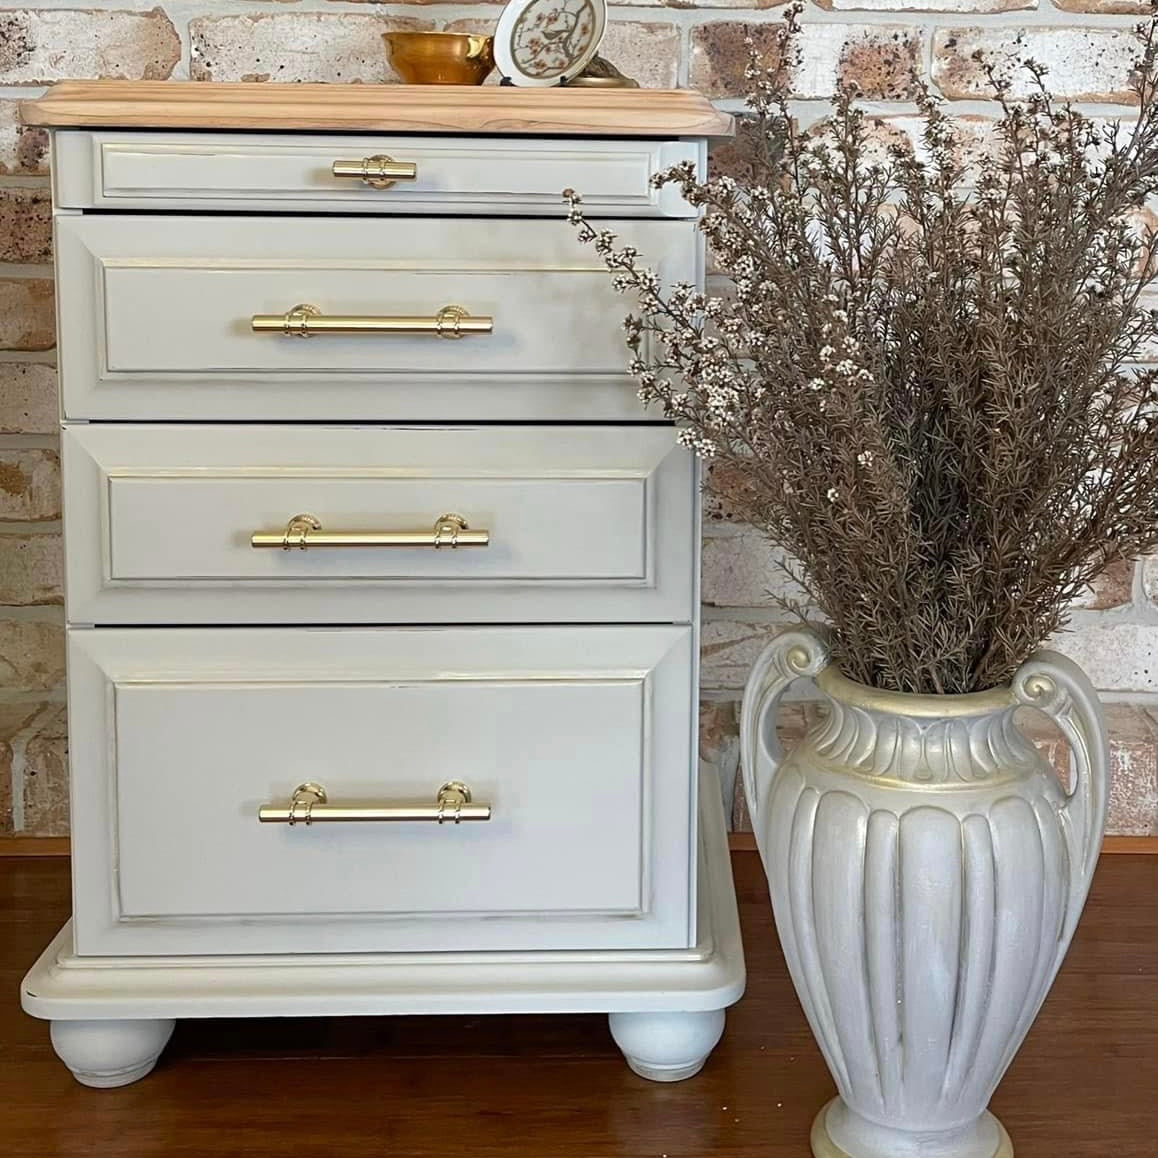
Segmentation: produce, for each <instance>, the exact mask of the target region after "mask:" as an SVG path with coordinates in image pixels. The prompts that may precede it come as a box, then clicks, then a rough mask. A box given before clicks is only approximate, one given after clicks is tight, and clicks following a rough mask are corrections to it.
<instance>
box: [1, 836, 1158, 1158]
mask: <svg viewBox="0 0 1158 1158" xmlns="http://www.w3.org/2000/svg"><path fill="white" fill-rule="evenodd" d="M733 860H734V863H735V868H736V877H737V886H738V890H739V896H740V905H741V915H742V919H743V924H744V935H745V945H746V950H747V957H748V971H749V983H748V993H747V995H746V996H745V998H744V999H743V1001H742V1002H741V1003H740V1005H738V1006H737V1007H736V1008H735V1009H734V1010H733V1011H732V1012H731V1013H730V1014H729V1022H728V1030H727V1033H726V1035H725V1037H724V1040H723V1042H722V1043H721V1045H720V1047H719V1048H718V1049H717V1050H716V1052H715V1054H714V1055H713V1057H712V1059H711V1060H710V1061H709V1063H708V1066H707V1068H706V1069H705V1070H704V1072H703V1073H702V1074H701V1075H700V1076H699V1077H697V1078H695V1079H693V1080H692V1081H690V1082H684V1083H681V1084H678V1085H672V1086H664V1085H655V1084H652V1083H649V1082H645V1081H643V1080H641V1079H640V1078H637V1077H635V1076H634V1075H633V1074H632V1073H630V1072H629V1071H628V1069H627V1068H626V1067H625V1066H624V1064H623V1063H622V1061H621V1060H620V1057H619V1054H618V1053H617V1052H616V1050H615V1048H614V1046H613V1045H612V1043H611V1040H610V1038H609V1037H608V1034H607V1028H606V1021H605V1019H604V1018H603V1017H596V1016H591V1017H523V1018H518V1017H479V1018H463V1017H454V1018H392V1019H385V1018H383V1019H375V1018H344V1019H334V1020H328V1019H316V1020H315V1019H303V1020H296V1019H279V1020H266V1021H214V1022H185V1023H183V1024H181V1025H180V1026H179V1027H178V1030H177V1033H176V1035H175V1036H174V1039H173V1042H172V1044H171V1045H170V1047H169V1049H168V1050H167V1051H166V1054H165V1056H164V1058H163V1059H162V1062H161V1064H160V1066H159V1067H158V1068H157V1070H156V1072H155V1073H154V1074H153V1075H152V1076H150V1077H149V1078H147V1079H145V1081H143V1082H141V1083H140V1084H138V1085H134V1086H129V1087H126V1088H125V1089H121V1090H107V1091H97V1090H87V1089H84V1088H83V1087H81V1086H78V1085H76V1084H75V1083H74V1082H73V1081H72V1079H71V1078H70V1077H69V1075H68V1073H67V1071H66V1070H65V1069H64V1067H63V1066H62V1065H61V1064H60V1063H59V1062H58V1061H56V1059H55V1058H54V1056H53V1055H52V1052H51V1050H50V1048H49V1045H48V1034H47V1030H46V1027H45V1025H44V1024H43V1023H41V1022H37V1021H34V1020H33V1019H31V1018H29V1017H26V1016H25V1015H24V1014H23V1013H21V1011H20V1009H19V1006H18V1002H17V998H16V993H17V986H18V984H19V980H20V976H21V974H22V973H23V970H24V969H25V967H26V966H27V965H28V964H30V963H31V961H32V960H33V959H34V958H35V956H36V955H37V954H38V953H39V951H40V949H41V948H42V947H43V945H44V943H45V942H46V941H47V940H48V939H49V937H50V936H51V935H52V934H53V933H54V932H55V930H56V928H57V926H58V925H59V924H60V923H61V922H62V921H63V920H64V919H65V918H66V916H67V910H68V900H67V889H68V879H67V868H66V864H65V862H64V861H59V860H18V859H11V860H0V993H3V994H4V997H3V999H2V1000H0V1099H2V1100H0V1107H2V1108H0V1155H2V1156H3V1158H50V1156H51V1158H80V1156H85V1158H90V1156H100V1158H105V1156H108V1158H154V1156H158V1155H165V1156H166V1158H210V1156H220V1158H232V1156H234V1155H238V1156H241V1155H245V1156H253V1158H260V1156H262V1155H270V1156H273V1155H278V1156H279V1158H281V1156H283V1155H292V1156H293V1158H315V1156H316V1158H363V1156H365V1158H370V1156H371V1155H372V1156H374V1158H381V1156H384V1155H389V1156H391V1158H458V1156H459V1155H471V1156H472V1158H508V1156H527V1155H531V1156H534V1158H619V1156H630V1158H663V1156H665V1155H666V1158H699V1156H703V1155H721V1156H727V1158H807V1155H808V1153H809V1150H808V1129H809V1124H810V1122H811V1120H812V1117H813V1115H814V1114H815V1112H816V1110H817V1109H818V1108H819V1106H820V1105H821V1104H822V1103H823V1102H824V1101H826V1100H827V1099H828V1098H829V1097H830V1096H831V1094H832V1083H831V1082H830V1080H829V1078H828V1075H827V1073H826V1072H825V1069H824V1066H823V1064H822V1062H821V1059H820V1056H819V1054H818V1053H817V1051H816V1047H815V1046H814V1045H813V1044H812V1040H811V1038H810V1037H809V1034H808V1030H807V1027H806V1026H805V1024H804V1020H803V1017H802V1016H801V1013H800V1011H799V1008H798V1007H797V1004H796V1000H795V998H794V996H793V993H792V988H791V985H790V983H789V981H788V978H787V975H786V973H785V970H784V963H783V960H782V958H781V955H780V950H779V947H778V945H777V943H776V937H775V934H774V932H773V928H772V921H771V912H770V909H769V907H768V894H767V889H766V887H765V884H764V880H763V876H762V874H761V871H760V865H759V861H758V859H757V857H756V855H755V854H754V853H747V852H740V853H736V854H734V857H733ZM993 1109H994V1110H995V1112H996V1113H998V1114H999V1115H1000V1116H1001V1118H1002V1119H1003V1121H1004V1122H1005V1124H1006V1126H1007V1127H1008V1129H1009V1131H1010V1133H1011V1134H1012V1136H1013V1141H1014V1146H1015V1149H1016V1151H1017V1155H1018V1158H1158V857H1154V856H1151V857H1146V856H1115V857H1105V858H1103V860H1102V864H1101V866H1100V868H1099V871H1098V875H1097V877H1096V879H1095V881H1094V888H1093V894H1092V897H1091V900H1090V905H1089V908H1088V909H1087V912H1086V917H1085V919H1084V922H1083V924H1082V926H1081V929H1080V931H1079V933H1078V936H1077V939H1076V941H1075V944H1074V947H1073V949H1072V951H1071V953H1070V957H1069V960H1068V961H1067V963H1066V965H1065V967H1064V969H1063V970H1062V974H1061V977H1060V978H1059V979H1058V982H1057V984H1056V985H1055V987H1054V991H1053V993H1052V994H1051V996H1050V998H1049V1000H1048V1001H1047V1003H1046V1005H1045V1008H1044V1009H1043V1011H1042V1014H1041V1016H1040V1018H1039V1019H1038V1023H1037V1025H1036V1026H1035V1027H1034V1029H1033V1031H1032V1033H1031V1034H1030V1037H1029V1040H1028V1042H1027V1043H1026V1045H1025V1047H1024V1048H1023V1050H1022V1052H1021V1055H1020V1056H1019V1057H1018V1059H1017V1061H1016V1062H1015V1063H1014V1065H1013V1067H1012V1069H1011V1070H1010V1072H1009V1074H1008V1075H1007V1077H1006V1079H1005V1082H1004V1083H1003V1084H1002V1087H1001V1089H1000V1090H999V1091H998V1093H997V1096H996V1098H995V1099H994V1103H993Z"/></svg>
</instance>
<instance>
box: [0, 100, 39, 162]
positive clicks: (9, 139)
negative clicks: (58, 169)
mask: <svg viewBox="0 0 1158 1158" xmlns="http://www.w3.org/2000/svg"><path fill="white" fill-rule="evenodd" d="M47 172H48V133H47V131H46V130H44V129H31V128H25V127H24V126H23V125H22V124H21V123H20V102H19V101H8V100H0V176H3V175H8V174H19V175H21V176H25V175H30V174H36V173H47Z"/></svg>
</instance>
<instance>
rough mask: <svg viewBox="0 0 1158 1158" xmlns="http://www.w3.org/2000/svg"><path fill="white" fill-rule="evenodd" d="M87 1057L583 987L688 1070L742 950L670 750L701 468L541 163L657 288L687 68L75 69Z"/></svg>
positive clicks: (80, 893) (78, 765) (76, 533)
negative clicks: (232, 1029)
mask: <svg viewBox="0 0 1158 1158" xmlns="http://www.w3.org/2000/svg"><path fill="white" fill-rule="evenodd" d="M25 116H26V120H28V121H29V122H30V123H33V124H40V125H47V126H50V127H52V128H53V129H54V130H55V131H54V162H53V182H54V191H55V212H56V266H57V284H58V287H59V323H60V360H61V383H62V386H61V393H62V416H63V460H64V471H65V539H66V551H67V596H66V608H67V617H68V625H69V626H68V636H69V671H68V692H69V730H70V747H71V759H72V816H73V879H74V890H73V891H74V915H73V920H72V921H71V923H70V924H69V925H68V926H66V927H65V928H64V929H63V930H62V931H61V933H60V935H59V936H58V937H57V939H56V941H55V942H54V943H53V944H52V945H50V946H49V947H48V949H47V950H46V951H45V953H44V954H43V956H42V957H41V959H40V960H39V961H38V962H37V964H36V965H35V966H34V967H33V969H32V970H31V972H30V973H29V974H28V976H27V978H26V979H25V982H24V987H23V994H22V997H23V1003H24V1008H25V1009H26V1010H27V1011H28V1012H29V1013H31V1014H33V1015H34V1016H36V1017H41V1018H46V1019H48V1020H50V1021H51V1022H52V1041H53V1045H54V1046H55V1048H56V1051H57V1053H58V1054H59V1055H60V1057H61V1058H62V1059H63V1060H64V1062H65V1064H66V1065H67V1066H68V1067H69V1068H70V1069H71V1070H72V1072H73V1073H74V1074H75V1075H76V1077H77V1078H78V1079H79V1080H80V1081H81V1082H84V1083H86V1084H88V1085H93V1086H117V1085H124V1084H126V1083H128V1082H131V1081H134V1080H136V1079H137V1078H140V1077H142V1076H144V1075H145V1074H146V1073H148V1072H149V1070H150V1069H151V1068H152V1066H153V1065H154V1063H155V1062H156V1060H157V1057H158V1055H159V1054H160V1052H161V1050H162V1049H163V1048H164V1046H165V1043H166V1041H167V1040H168V1038H169V1035H170V1033H171V1032H172V1029H173V1025H174V1019H176V1018H184V1017H245V1016H262V1017H266V1016H282V1015H284V1016H310V1015H317V1016H322V1015H349V1014H434V1013H519V1012H555V1011H557V1012H580V1011H588V1012H590V1011H602V1012H607V1013H609V1014H610V1015H611V1031H612V1033H613V1035H614V1037H615V1040H616V1041H617V1043H618V1044H619V1046H620V1047H621V1049H622V1050H623V1052H624V1054H625V1055H626V1057H627V1060H628V1062H629V1064H630V1065H631V1066H632V1068H633V1069H635V1070H636V1072H638V1073H640V1074H642V1075H643V1076H645V1077H648V1078H653V1079H656V1080H661V1081H665V1080H678V1079H680V1078H686V1077H690V1076H691V1075H692V1074H694V1073H695V1072H696V1071H697V1070H698V1069H699V1068H700V1066H701V1065H702V1064H703V1063H704V1060H705V1059H706V1057H707V1056H708V1054H709V1053H710V1051H711V1049H712V1047H713V1046H714V1045H715V1044H716V1042H717V1040H718V1039H719V1036H720V1033H721V1032H722V1029H723V1024H724V1008H725V1007H726V1006H728V1005H729V1004H731V1003H732V1002H734V1001H736V1000H737V999H738V998H739V996H740V994H741V992H742V990H743V985H744V968H743V958H742V952H741V946H740V937H739V928H738V924H737V919H736V908H735V899H734V896H733V893H732V883H731V875H730V871H729V864H728V856H727V846H726V840H725V836H724V825H723V816H722V810H721V805H720V798H719V792H718V790H717V788H716V786H715V785H714V784H708V785H705V786H702V787H701V786H699V785H698V783H697V776H696V771H695V768H696V711H695V704H696V677H697V661H696V655H697V635H698V630H697V629H698V623H697V614H698V613H697V608H698V573H697V559H698V541H699V501H698V478H697V473H696V469H695V464H694V462H693V459H692V457H691V455H690V454H689V453H688V452H686V451H685V450H683V449H682V448H680V447H678V446H677V445H676V441H675V436H674V430H673V428H672V427H670V426H668V425H665V424H662V423H658V422H655V421H654V420H650V418H649V416H648V415H646V414H645V413H644V411H643V409H642V408H641V406H640V404H639V403H638V401H637V400H636V397H635V391H634V386H633V384H632V383H631V381H630V379H629V378H628V376H627V375H626V374H625V372H624V367H625V364H626V360H627V353H626V350H625V347H624V345H623V341H622V336H621V320H622V318H623V316H624V314H625V313H626V311H627V308H628V303H625V302H624V301H623V300H620V299H618V298H617V297H616V295H615V294H614V293H613V291H612V288H611V284H610V278H609V276H608V274H607V273H606V271H605V270H604V269H603V267H602V266H601V265H600V264H599V263H598V261H597V259H596V258H595V257H594V256H593V254H592V253H591V251H590V250H588V249H585V248H584V247H581V246H580V244H579V243H578V241H577V240H576V238H575V236H574V232H573V230H572V229H571V228H570V227H569V226H568V225H567V223H566V221H565V207H564V206H563V204H562V200H561V196H560V194H561V191H562V190H563V189H564V188H565V187H568V186H572V187H574V188H576V189H578V190H581V191H582V193H583V194H584V201H585V208H586V210H587V212H588V214H589V215H590V216H593V217H595V216H598V217H602V218H606V219H607V220H608V225H609V227H610V228H612V229H614V230H615V231H616V232H617V233H619V234H620V235H621V236H622V237H623V238H624V239H625V240H630V241H631V242H632V243H633V244H635V245H636V246H637V247H638V248H639V249H640V250H641V251H642V253H643V254H644V255H645V256H646V257H647V259H648V260H649V261H650V262H651V263H652V264H653V266H654V267H655V268H656V269H657V270H658V271H659V273H660V275H661V276H662V277H663V278H664V279H666V280H668V281H677V280H683V281H693V282H694V281H697V280H699V279H701V278H702V275H703V260H702V249H701V244H700V238H699V235H698V233H697V231H696V229H695V222H694V219H693V217H692V213H691V210H689V208H688V207H687V206H686V205H684V204H683V203H682V202H680V201H679V200H678V199H677V198H675V197H674V196H671V195H669V194H668V193H666V192H657V191H656V190H654V189H652V188H651V186H650V184H649V178H650V177H651V175H652V174H653V173H655V172H656V171H657V170H659V169H661V168H663V167H665V166H666V165H668V164H670V163H672V162H675V161H678V160H690V161H692V162H694V163H695V164H696V165H698V166H701V167H702V166H703V164H704V159H705V153H706V147H705V140H706V138H707V136H709V135H712V134H719V133H726V132H727V131H729V129H730V124H729V119H728V118H727V117H725V116H722V115H721V114H719V113H717V112H716V111H715V110H714V109H713V108H712V107H711V105H709V104H708V103H707V102H706V101H704V100H703V99H702V98H701V97H699V96H697V95H696V94H694V93H690V92H673V93H664V92H638V91H635V92H633V91H620V92H607V91H590V90H588V91H582V90H552V91H546V92H544V91H542V90H536V91H528V90H518V89H498V88H482V89H476V88H471V89H437V88H434V89H432V88H421V89H415V88H406V87H402V86H398V87H381V88H373V87H369V86H349V87H345V86H334V87H329V86H310V85H293V86H289V85H286V86H280V85H218V84H169V83H160V84H158V83H141V84H127V83H119V82H106V83H97V84H63V85H60V86H58V87H57V88H55V89H53V90H52V91H51V92H50V93H49V94H48V95H47V96H45V97H44V98H43V99H41V100H40V101H37V102H34V103H32V104H30V105H28V106H26V108H25Z"/></svg>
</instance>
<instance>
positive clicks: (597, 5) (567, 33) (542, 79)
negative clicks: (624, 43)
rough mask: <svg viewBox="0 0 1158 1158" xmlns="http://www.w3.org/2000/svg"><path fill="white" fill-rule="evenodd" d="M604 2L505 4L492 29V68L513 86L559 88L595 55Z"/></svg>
mask: <svg viewBox="0 0 1158 1158" xmlns="http://www.w3.org/2000/svg"><path fill="white" fill-rule="evenodd" d="M606 27H607V0H510V3H509V4H508V5H507V6H506V8H504V9H503V13H502V15H501V16H500V17H499V23H498V27H497V28H496V29H495V63H496V64H498V66H499V71H500V72H501V73H502V74H503V76H505V77H507V79H508V80H510V81H511V82H512V83H513V84H517V85H529V86H536V85H537V86H541V87H546V86H547V85H553V84H562V83H563V82H565V81H568V80H570V79H571V78H572V77H573V76H578V75H579V73H581V72H582V71H583V69H584V68H585V67H586V65H587V62H588V61H589V60H590V59H591V58H592V57H593V56H594V55H595V53H596V51H597V50H598V48H599V42H600V41H601V40H602V39H603V31H604V29H605V28H606Z"/></svg>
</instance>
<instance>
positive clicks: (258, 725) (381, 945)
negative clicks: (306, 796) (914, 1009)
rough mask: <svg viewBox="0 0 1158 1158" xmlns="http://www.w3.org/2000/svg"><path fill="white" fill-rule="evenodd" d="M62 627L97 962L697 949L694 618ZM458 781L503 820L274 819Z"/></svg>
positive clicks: (80, 937)
mask: <svg viewBox="0 0 1158 1158" xmlns="http://www.w3.org/2000/svg"><path fill="white" fill-rule="evenodd" d="M69 638H70V645H69V663H70V700H69V705H70V714H69V726H70V743H71V752H72V793H73V796H72V800H73V809H74V815H76V816H78V817H80V818H83V823H81V824H78V825H77V826H76V829H75V833H74V844H73V857H74V879H75V882H76V890H77V905H76V938H77V945H76V947H77V951H78V952H80V953H82V954H98V955H100V954H111V955H116V954H145V953H169V954H181V953H197V954H210V955H211V954H218V953H242V952H246V953H264V952H269V953H286V952H305V953H323V952H341V951H363V950H365V951H391V950H409V951H421V950H442V949H455V950H472V949H479V950H484V949H485V950H493V949H545V948H552V949H564V948H576V949H579V948H582V949H595V948H600V947H615V948H634V947H639V948H644V947H649V948H655V947H668V948H671V947H685V946H688V945H690V944H691V943H692V930H691V924H692V916H691V915H692V913H693V912H694V905H693V903H692V900H693V898H692V897H691V891H692V890H691V876H690V863H689V860H690V855H691V853H690V850H692V849H694V847H695V839H694V833H693V831H692V819H691V817H692V815H693V811H692V807H691V802H692V800H693V795H692V779H691V774H690V769H691V768H692V767H693V762H692V760H691V752H690V743H691V728H690V727H689V712H690V707H691V697H692V686H691V682H692V671H693V662H692V659H693V657H692V643H693V632H692V629H691V628H689V627H632V628H619V627H617V628H611V627H586V628H581V629H580V628H466V629H463V628H458V629H431V628H427V629H417V628H415V629H393V630H390V629H376V630H375V629H368V628H362V629H344V630H342V629H332V628H331V629H313V630H304V629H282V630H278V629H265V630H262V629H244V628H235V629H214V630H209V629H204V630H191V629H185V630H181V629H165V630H159V629H143V628H142V629H132V630H130V629H88V630H75V629H74V630H72V631H70V633H69ZM448 780H459V781H463V782H465V783H466V784H467V785H468V786H469V787H470V789H471V790H472V793H473V797H474V800H475V802H477V803H484V802H485V803H488V804H490V806H491V819H490V820H487V821H474V822H464V823H461V824H458V825H455V824H453V823H444V824H442V825H439V824H437V823H434V822H432V821H430V820H419V819H416V820H410V821H396V822H379V821H363V822H361V823H334V822H330V821H328V820H324V819H321V810H320V809H319V819H316V820H315V822H314V823H312V824H309V825H306V824H305V823H298V824H295V825H294V826H292V827H291V826H289V825H288V824H285V823H259V819H258V810H259V808H260V807H261V806H262V805H263V804H265V803H269V804H273V805H277V806H280V807H282V808H284V807H285V805H286V804H287V802H288V801H289V799H290V795H291V793H292V791H293V790H294V788H295V787H296V786H297V785H298V784H300V783H302V782H315V783H318V784H321V785H322V786H323V787H324V788H325V789H326V793H327V797H328V803H329V805H330V806H331V807H333V806H342V805H347V806H356V807H360V808H363V807H366V804H365V803H362V804H355V802H359V801H360V802H370V803H372V804H374V805H375V806H377V807H384V806H386V805H388V804H397V803H398V802H399V801H409V800H416V801H418V802H420V803H425V802H432V801H433V799H434V796H435V793H436V791H437V789H438V787H439V785H441V784H442V783H443V782H444V781H448Z"/></svg>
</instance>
